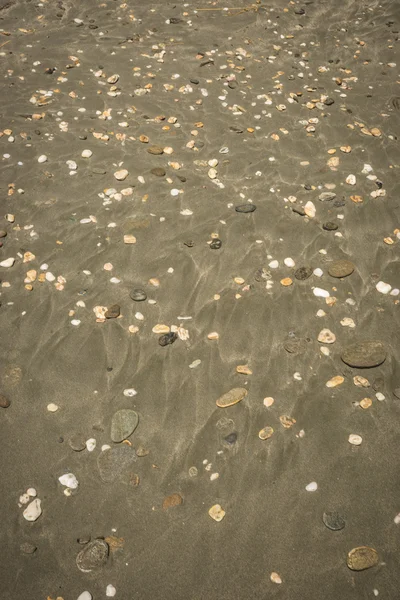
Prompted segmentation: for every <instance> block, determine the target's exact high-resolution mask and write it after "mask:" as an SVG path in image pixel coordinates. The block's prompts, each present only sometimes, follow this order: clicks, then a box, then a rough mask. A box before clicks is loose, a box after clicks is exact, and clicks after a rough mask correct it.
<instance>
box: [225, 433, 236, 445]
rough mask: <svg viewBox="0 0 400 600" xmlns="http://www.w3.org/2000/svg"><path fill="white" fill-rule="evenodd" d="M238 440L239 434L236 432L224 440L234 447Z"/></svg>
mask: <svg viewBox="0 0 400 600" xmlns="http://www.w3.org/2000/svg"><path fill="white" fill-rule="evenodd" d="M237 438H238V434H237V433H236V432H233V433H230V434H229V435H227V436H226V437H225V438H224V439H225V441H226V442H227V443H228V444H230V445H232V444H236V442H237Z"/></svg>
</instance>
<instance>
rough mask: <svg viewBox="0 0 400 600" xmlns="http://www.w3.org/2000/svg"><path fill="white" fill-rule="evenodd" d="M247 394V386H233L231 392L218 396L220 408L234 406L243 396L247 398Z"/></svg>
mask: <svg viewBox="0 0 400 600" xmlns="http://www.w3.org/2000/svg"><path fill="white" fill-rule="evenodd" d="M246 396H247V390H246V388H233V389H232V390H230V391H229V392H226V394H223V395H222V396H220V397H219V398H218V400H217V406H219V408H226V407H227V406H233V405H234V404H237V403H238V402H240V401H241V400H243V398H245V397H246Z"/></svg>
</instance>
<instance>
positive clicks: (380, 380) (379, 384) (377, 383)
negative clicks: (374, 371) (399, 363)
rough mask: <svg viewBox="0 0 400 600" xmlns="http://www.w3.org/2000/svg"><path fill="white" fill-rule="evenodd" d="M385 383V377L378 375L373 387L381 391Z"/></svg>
mask: <svg viewBox="0 0 400 600" xmlns="http://www.w3.org/2000/svg"><path fill="white" fill-rule="evenodd" d="M384 385H385V380H384V379H383V377H377V378H376V379H375V380H374V383H373V384H372V387H373V388H374V390H375V391H376V392H381V391H382V390H383V388H384Z"/></svg>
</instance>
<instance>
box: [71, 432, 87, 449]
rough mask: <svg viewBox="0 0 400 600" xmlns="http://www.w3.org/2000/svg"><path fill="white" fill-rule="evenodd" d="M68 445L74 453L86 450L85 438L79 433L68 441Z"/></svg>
mask: <svg viewBox="0 0 400 600" xmlns="http://www.w3.org/2000/svg"><path fill="white" fill-rule="evenodd" d="M68 444H69V446H70V447H71V448H72V450H74V451H75V452H82V450H84V449H85V448H86V440H85V437H84V436H83V435H82V434H79V433H76V434H75V435H73V436H71V437H70V438H69V440H68Z"/></svg>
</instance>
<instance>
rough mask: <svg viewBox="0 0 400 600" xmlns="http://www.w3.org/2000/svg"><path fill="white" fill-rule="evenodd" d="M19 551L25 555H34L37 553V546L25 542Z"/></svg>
mask: <svg viewBox="0 0 400 600" xmlns="http://www.w3.org/2000/svg"><path fill="white" fill-rule="evenodd" d="M19 549H20V550H21V552H23V553H24V554H33V553H34V552H36V550H37V546H35V545H34V544H30V543H29V542H24V543H23V544H21V545H20V547H19Z"/></svg>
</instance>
